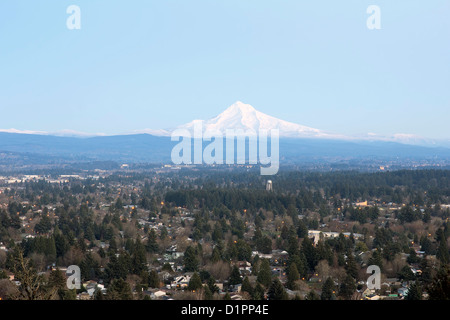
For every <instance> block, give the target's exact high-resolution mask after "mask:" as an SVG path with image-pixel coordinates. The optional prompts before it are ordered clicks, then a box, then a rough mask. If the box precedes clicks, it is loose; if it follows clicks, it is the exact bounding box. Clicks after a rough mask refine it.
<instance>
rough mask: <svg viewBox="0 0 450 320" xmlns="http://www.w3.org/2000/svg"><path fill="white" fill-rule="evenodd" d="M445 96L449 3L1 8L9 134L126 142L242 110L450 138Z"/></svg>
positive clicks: (355, 130) (139, 2)
mask: <svg viewBox="0 0 450 320" xmlns="http://www.w3.org/2000/svg"><path fill="white" fill-rule="evenodd" d="M72 4H75V5H78V6H79V7H80V9H81V29H80V30H69V29H68V28H67V27H66V20H67V18H68V17H69V14H67V13H66V9H67V7H68V6H69V5H72ZM372 4H375V5H378V6H379V8H380V9H381V16H380V18H381V29H380V30H369V29H368V28H367V26H366V20H367V19H368V17H369V16H370V14H368V13H367V12H366V9H367V7H368V6H369V5H372ZM449 87H450V1H447V0H433V1H414V0H408V1H406V0H396V1H381V0H371V1H364V0H353V1H352V0H348V1H331V0H330V1H320V0H318V1H301V0H283V1H275V0H272V1H267V0H214V1H213V0H201V1H200V0H189V1H184V0H183V1H182V0H164V1H148V0H133V1H122V0H117V1H106V0H95V1H92V0H89V1H87V0H86V1H81V0H71V1H65V0H52V1H50V0H41V1H31V0H29V1H21V0H14V1H13V0H4V1H1V2H0V110H1V116H0V128H1V129H9V128H16V129H21V130H40V131H58V130H63V129H71V130H76V131H83V132H89V133H97V132H102V133H106V134H120V133H127V132H130V131H133V130H139V129H144V128H152V129H160V128H168V127H174V126H177V125H180V124H183V123H186V122H189V121H191V120H193V119H207V118H210V117H213V116H215V115H217V114H219V113H220V112H222V111H223V110H224V109H226V108H227V107H228V106H229V105H231V104H232V103H234V102H235V101H237V100H240V101H243V102H244V103H248V104H251V105H253V106H254V107H255V108H256V109H258V110H260V111H262V112H264V113H267V114H269V115H272V116H275V117H278V118H281V119H283V120H287V121H292V122H295V123H298V124H302V125H306V126H310V127H314V128H318V129H322V130H326V131H331V132H336V133H342V134H364V133H368V132H372V133H377V134H382V135H390V134H394V133H410V134H417V135H422V136H425V137H430V138H445V139H449V138H450V126H449V125H448V122H449V119H450V90H449Z"/></svg>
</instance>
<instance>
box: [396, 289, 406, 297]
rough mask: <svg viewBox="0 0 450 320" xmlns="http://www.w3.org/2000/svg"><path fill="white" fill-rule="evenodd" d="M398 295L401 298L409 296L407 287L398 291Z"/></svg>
mask: <svg viewBox="0 0 450 320" xmlns="http://www.w3.org/2000/svg"><path fill="white" fill-rule="evenodd" d="M397 293H398V295H399V296H403V297H404V296H406V295H407V294H408V288H406V287H402V288H400V289H398V290H397Z"/></svg>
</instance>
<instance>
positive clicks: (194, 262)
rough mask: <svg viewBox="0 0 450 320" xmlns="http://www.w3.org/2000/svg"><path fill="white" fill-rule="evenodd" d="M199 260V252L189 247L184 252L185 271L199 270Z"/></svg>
mask: <svg viewBox="0 0 450 320" xmlns="http://www.w3.org/2000/svg"><path fill="white" fill-rule="evenodd" d="M199 263H200V262H199V259H198V256H197V250H196V249H195V248H194V247H192V246H189V247H187V248H186V250H185V252H184V271H185V272H193V271H197V270H198V265H199Z"/></svg>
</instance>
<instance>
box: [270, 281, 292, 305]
mask: <svg viewBox="0 0 450 320" xmlns="http://www.w3.org/2000/svg"><path fill="white" fill-rule="evenodd" d="M267 296H268V298H269V300H287V298H288V295H287V293H286V290H285V289H284V287H283V285H282V284H281V282H280V279H278V277H275V279H273V281H272V283H271V285H270V287H269V290H268V292H267Z"/></svg>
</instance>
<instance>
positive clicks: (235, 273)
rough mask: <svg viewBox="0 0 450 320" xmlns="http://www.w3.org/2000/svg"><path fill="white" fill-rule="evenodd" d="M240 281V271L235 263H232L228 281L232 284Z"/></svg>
mask: <svg viewBox="0 0 450 320" xmlns="http://www.w3.org/2000/svg"><path fill="white" fill-rule="evenodd" d="M241 282H242V278H241V273H240V272H239V268H238V267H237V266H236V265H234V266H233V268H232V269H231V275H230V279H229V281H228V283H229V284H230V285H232V286H233V285H236V284H239V283H241Z"/></svg>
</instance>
